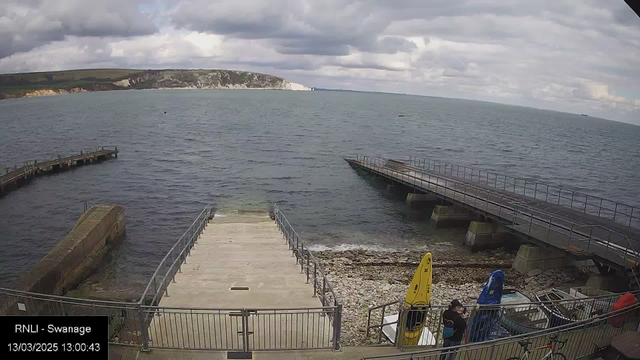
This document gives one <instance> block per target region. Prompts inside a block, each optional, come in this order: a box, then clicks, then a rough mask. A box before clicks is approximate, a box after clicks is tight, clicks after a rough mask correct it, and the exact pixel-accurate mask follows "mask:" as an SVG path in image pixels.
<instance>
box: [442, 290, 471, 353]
mask: <svg viewBox="0 0 640 360" xmlns="http://www.w3.org/2000/svg"><path fill="white" fill-rule="evenodd" d="M468 316H469V314H467V310H466V309H465V308H464V307H463V306H462V304H461V303H460V301H459V300H453V301H452V302H451V304H450V305H449V309H448V310H445V312H444V313H443V314H442V322H443V324H444V327H445V328H446V327H449V328H451V327H453V335H450V334H446V335H445V336H447V335H450V336H448V337H445V339H444V344H443V346H442V347H443V348H447V347H452V346H458V345H460V344H461V343H462V337H463V336H464V332H465V331H466V330H467V321H466V320H465V319H466V318H467V317H468ZM455 359H456V351H455V350H444V351H443V352H442V355H440V360H455Z"/></svg>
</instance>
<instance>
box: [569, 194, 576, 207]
mask: <svg viewBox="0 0 640 360" xmlns="http://www.w3.org/2000/svg"><path fill="white" fill-rule="evenodd" d="M575 196H576V193H575V192H574V191H572V192H571V206H569V208H570V209H573V199H574V198H575Z"/></svg>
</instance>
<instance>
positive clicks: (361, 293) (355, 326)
mask: <svg viewBox="0 0 640 360" xmlns="http://www.w3.org/2000/svg"><path fill="white" fill-rule="evenodd" d="M432 254H433V259H434V260H433V261H434V268H433V284H432V291H431V304H432V305H448V304H449V303H450V302H451V300H453V299H458V300H460V302H462V303H463V304H465V305H468V306H469V305H471V306H473V305H475V303H476V301H477V298H478V296H479V295H480V292H481V291H482V288H483V287H484V283H485V282H486V280H487V278H488V277H489V274H491V271H493V270H494V269H492V268H477V267H476V268H474V267H469V264H472V263H505V262H509V261H512V260H513V259H514V258H515V253H511V252H507V251H505V250H504V249H498V250H493V251H490V252H489V251H487V252H479V253H473V254H472V253H469V252H468V251H466V250H462V249H459V248H458V249H452V250H449V251H448V252H447V251H444V250H440V251H432ZM314 255H315V256H316V257H317V258H318V260H319V261H320V263H321V264H322V266H323V268H324V270H325V272H326V274H327V277H328V279H329V281H330V282H331V284H332V285H333V288H334V290H335V292H336V294H337V296H338V298H340V299H341V301H342V305H343V317H342V334H341V342H342V344H343V345H347V346H358V345H370V344H373V343H377V342H378V333H377V331H376V329H372V330H371V331H370V334H369V337H368V338H367V336H366V332H367V330H366V328H367V319H368V313H369V308H371V307H374V306H379V305H383V304H388V303H391V302H394V301H398V300H402V299H403V297H404V296H405V294H406V292H407V287H408V285H409V283H410V282H411V279H412V277H413V274H414V272H415V270H416V267H417V264H418V263H419V262H420V259H421V256H422V255H423V254H421V253H419V252H416V251H397V252H388V251H365V250H349V251H343V252H334V251H319V252H314ZM438 259H445V260H446V263H447V264H451V263H453V264H455V265H456V266H454V267H438ZM443 261H444V260H443ZM502 270H503V271H504V272H505V281H506V286H511V287H515V288H518V289H519V290H521V291H524V292H525V293H527V294H528V295H532V294H533V293H535V292H538V291H540V290H544V289H547V288H549V287H552V286H556V287H563V286H565V287H567V286H568V285H570V284H573V285H584V283H585V281H586V276H588V274H586V273H587V272H588V271H590V269H589V268H585V269H578V268H564V269H551V270H546V271H540V272H533V271H531V272H529V274H527V276H524V275H521V274H519V273H518V272H516V271H515V270H512V269H510V268H506V269H502ZM398 309H399V308H398V305H396V306H394V307H393V308H390V309H388V310H387V313H386V315H388V314H389V311H390V312H391V313H396V312H397V311H398ZM373 314H377V318H373V319H372V324H379V323H380V321H381V318H380V315H381V313H380V311H374V312H373Z"/></svg>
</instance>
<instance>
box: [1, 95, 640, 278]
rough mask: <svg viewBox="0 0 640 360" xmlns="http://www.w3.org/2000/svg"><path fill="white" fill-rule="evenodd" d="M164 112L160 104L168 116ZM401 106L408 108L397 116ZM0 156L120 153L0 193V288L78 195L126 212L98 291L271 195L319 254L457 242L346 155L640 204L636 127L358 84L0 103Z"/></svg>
mask: <svg viewBox="0 0 640 360" xmlns="http://www.w3.org/2000/svg"><path fill="white" fill-rule="evenodd" d="M165 111H166V113H165ZM398 114H405V115H406V117H402V118H400V117H398ZM0 129H1V130H0V164H2V165H14V164H19V163H21V162H23V161H24V160H27V159H48V158H49V157H50V156H51V154H53V153H58V152H61V153H72V152H75V151H79V150H81V149H83V148H88V147H95V146H100V145H117V146H118V148H119V149H120V150H121V153H120V155H119V158H118V159H117V160H112V161H108V162H105V163H102V164H99V165H92V166H87V167H83V168H79V169H76V170H74V171H70V172H65V173H61V174H58V175H54V176H49V177H44V178H39V179H36V180H35V181H33V182H32V183H30V184H29V185H28V186H26V187H23V188H22V189H20V190H18V191H15V192H12V193H10V194H9V195H8V196H6V197H5V198H2V199H0V286H9V285H10V284H11V283H12V282H13V281H14V280H16V279H17V277H18V276H20V274H22V273H23V272H25V271H28V270H29V269H30V268H31V267H32V266H34V265H35V264H36V263H37V262H38V261H39V260H40V259H41V258H42V257H43V256H44V255H45V254H46V253H47V252H48V251H49V250H50V249H51V248H52V247H53V246H54V245H55V244H56V243H57V242H58V241H59V240H60V239H61V238H63V237H64V236H65V234H66V233H67V232H68V231H69V230H70V229H71V227H72V226H73V225H74V224H75V222H76V220H77V218H78V217H79V216H80V214H81V213H82V211H83V204H84V202H88V203H89V205H91V204H96V203H115V204H120V205H122V206H124V207H125V208H126V218H127V237H126V239H124V241H123V242H122V244H121V245H120V246H119V247H118V248H117V249H115V251H114V252H113V253H112V254H113V256H112V257H111V259H110V260H109V261H108V263H107V265H106V267H105V269H104V270H103V275H104V279H103V280H102V281H103V282H104V286H105V287H107V288H120V287H122V288H128V289H135V290H141V288H142V287H143V285H144V284H145V283H146V280H147V279H148V277H149V276H150V275H151V273H153V271H154V269H155V267H156V266H157V264H158V263H159V261H160V260H161V259H162V257H163V256H164V254H165V253H166V251H167V250H168V249H169V248H170V247H171V246H172V244H173V243H174V242H175V241H176V240H177V238H178V237H179V236H180V235H181V234H182V232H183V231H184V230H185V229H186V228H187V227H188V226H189V224H190V223H191V221H192V219H193V218H194V217H195V215H196V214H198V213H199V211H200V210H201V209H202V208H203V207H204V206H205V204H207V203H208V202H211V203H213V204H215V206H216V207H217V208H218V209H219V211H220V212H231V211H234V210H237V209H264V208H267V207H268V206H269V204H271V203H274V202H277V203H278V204H280V207H281V208H282V209H283V211H284V212H285V214H286V215H287V216H288V217H289V218H290V220H291V222H292V223H293V224H294V226H295V227H296V228H297V229H298V230H299V233H300V235H301V236H302V237H303V239H304V240H305V241H306V242H308V243H310V244H313V245H314V246H315V247H316V248H318V249H321V248H325V247H328V248H336V249H345V248H351V247H358V246H359V247H378V248H385V249H390V248H391V249H392V248H414V247H429V246H433V244H437V243H443V242H444V243H446V242H449V243H451V242H459V241H461V239H462V237H463V236H464V229H458V230H446V229H434V228H433V227H432V226H431V225H430V224H429V222H428V221H427V220H426V219H427V218H428V216H429V211H428V210H427V211H424V210H423V211H409V210H407V209H406V208H405V206H404V203H403V201H402V200H401V199H397V198H394V197H393V196H392V195H391V194H388V193H386V192H385V191H384V186H383V185H382V184H380V183H378V182H375V181H372V180H369V179H366V178H363V177H360V176H358V175H357V174H356V173H355V172H354V171H353V170H352V169H351V168H350V167H349V166H348V165H347V163H346V162H345V161H344V160H343V157H344V156H347V155H352V154H355V153H361V154H367V155H372V156H373V155H380V156H388V157H407V156H408V155H416V156H424V157H431V158H435V159H440V160H445V161H450V162H454V163H459V164H462V165H468V166H476V167H480V168H485V169H488V170H493V171H498V172H503V173H507V174H509V175H513V176H520V177H526V178H530V179H536V180H541V181H546V182H549V183H551V184H557V185H562V186H565V187H568V188H572V189H575V190H580V191H583V192H587V193H589V194H593V195H599V196H604V197H607V198H611V199H615V200H618V201H623V202H626V203H629V204H631V205H640V200H639V199H640V177H639V172H640V170H639V169H640V146H639V145H640V144H639V139H640V127H638V126H633V125H626V124H621V123H615V122H610V121H605V120H602V119H596V118H590V117H583V116H578V115H571V114H564V113H558V112H551V111H543V110H536V109H530V108H522V107H513V106H503V105H496V104H491V103H482V102H473V101H465V100H452V99H441V98H429V97H417V96H402V95H390V94H373V93H355V92H321V91H317V92H283V91H231V90H223V91H211V90H207V91H197V90H186V91H185V90H179V91H178V90H176V91H173V90H171V91H170V90H166V91H126V92H104V93H88V94H76V95H68V96H58V97H42V98H29V99H18V100H6V101H1V102H0Z"/></svg>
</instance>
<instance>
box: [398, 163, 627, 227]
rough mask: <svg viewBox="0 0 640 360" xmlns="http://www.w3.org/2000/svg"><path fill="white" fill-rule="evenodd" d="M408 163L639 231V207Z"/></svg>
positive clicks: (471, 171)
mask: <svg viewBox="0 0 640 360" xmlns="http://www.w3.org/2000/svg"><path fill="white" fill-rule="evenodd" d="M408 162H409V164H411V165H412V166H415V167H417V168H421V169H424V170H427V171H433V172H436V173H439V174H442V175H448V176H452V177H456V178H460V179H463V180H468V181H471V182H475V183H478V184H482V185H485V186H489V187H493V188H496V189H500V190H503V191H508V192H511V193H514V194H518V195H523V196H526V197H530V198H533V199H537V200H544V201H546V202H548V203H551V204H555V205H560V206H564V207H567V208H569V209H573V210H576V211H580V212H583V213H585V214H589V215H594V216H598V217H602V218H607V219H610V220H612V221H614V222H617V223H619V224H624V225H627V226H632V227H635V228H638V229H640V211H639V210H640V209H638V208H637V207H636V206H632V205H627V204H624V203H621V202H618V201H613V200H608V199H604V198H602V197H599V196H593V195H588V194H585V193H582V192H578V191H573V190H570V189H564V188H562V187H560V186H557V185H555V186H554V185H549V184H546V183H544V182H541V181H535V180H531V179H522V178H517V177H513V176H507V175H502V174H498V173H496V172H493V171H487V170H483V169H475V168H472V167H468V166H461V165H456V164H451V163H447V162H444V161H438V160H432V159H428V158H421V157H414V156H412V157H409V161H408Z"/></svg>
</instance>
